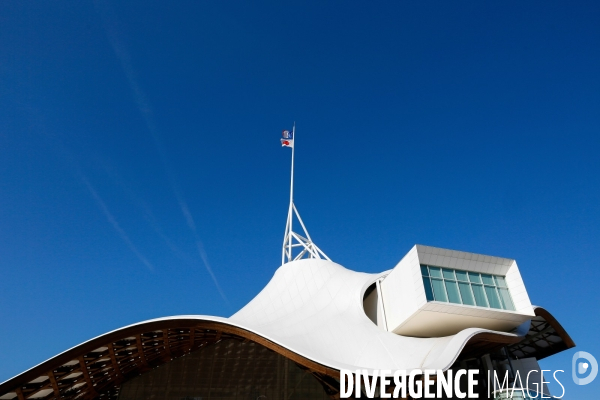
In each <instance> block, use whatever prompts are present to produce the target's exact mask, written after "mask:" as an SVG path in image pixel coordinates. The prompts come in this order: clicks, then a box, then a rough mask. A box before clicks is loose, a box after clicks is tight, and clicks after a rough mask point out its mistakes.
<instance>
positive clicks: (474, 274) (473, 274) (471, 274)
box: [469, 272, 481, 283]
mask: <svg viewBox="0 0 600 400" xmlns="http://www.w3.org/2000/svg"><path fill="white" fill-rule="evenodd" d="M469 280H470V281H471V282H475V283H481V276H479V274H478V273H477V272H469Z"/></svg>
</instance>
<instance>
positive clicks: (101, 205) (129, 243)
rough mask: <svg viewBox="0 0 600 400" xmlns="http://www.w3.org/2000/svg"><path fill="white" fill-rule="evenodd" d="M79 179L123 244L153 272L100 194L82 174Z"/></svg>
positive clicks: (150, 265)
mask: <svg viewBox="0 0 600 400" xmlns="http://www.w3.org/2000/svg"><path fill="white" fill-rule="evenodd" d="M81 180H82V181H83V183H84V184H85V186H86V187H87V189H88V190H89V192H90V194H91V195H92V197H93V198H94V200H95V201H96V204H97V205H98V207H99V208H100V210H101V211H102V212H103V213H104V215H105V216H106V218H107V219H108V222H109V223H110V224H111V225H112V227H113V228H114V229H115V230H116V231H117V233H118V234H119V236H120V237H121V239H123V241H124V242H125V244H126V245H127V247H129V249H130V250H131V251H132V252H133V254H135V255H136V257H137V258H138V259H139V260H140V261H141V262H142V263H143V264H144V265H145V266H146V267H148V269H149V270H150V271H152V272H154V266H153V265H152V264H151V263H150V262H149V261H148V259H147V258H146V257H144V256H143V255H142V253H140V251H139V250H138V249H137V247H135V245H134V244H133V242H132V241H131V239H129V236H127V233H125V231H124V230H123V228H121V226H120V225H119V223H118V222H117V220H116V219H115V217H114V216H113V215H112V213H111V212H110V210H109V209H108V207H107V206H106V203H105V202H104V201H103V200H102V198H101V197H100V195H99V194H98V192H96V189H94V187H93V186H92V184H91V183H90V182H89V181H88V180H87V179H86V178H85V176H83V175H82V176H81Z"/></svg>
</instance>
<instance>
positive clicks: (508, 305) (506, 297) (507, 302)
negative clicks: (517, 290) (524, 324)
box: [498, 288, 515, 311]
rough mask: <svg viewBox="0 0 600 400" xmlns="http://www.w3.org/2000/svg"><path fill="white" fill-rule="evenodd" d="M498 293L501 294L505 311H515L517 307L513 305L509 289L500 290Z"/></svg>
mask: <svg viewBox="0 0 600 400" xmlns="http://www.w3.org/2000/svg"><path fill="white" fill-rule="evenodd" d="M498 291H499V292H500V299H501V300H502V303H503V305H504V309H505V310H511V311H515V305H514V304H513V302H512V299H511V298H510V293H509V292H508V289H503V288H500V289H498Z"/></svg>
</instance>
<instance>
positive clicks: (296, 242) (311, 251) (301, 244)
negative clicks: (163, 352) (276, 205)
mask: <svg viewBox="0 0 600 400" xmlns="http://www.w3.org/2000/svg"><path fill="white" fill-rule="evenodd" d="M291 136H292V137H291V140H290V141H288V144H284V145H286V146H288V147H291V148H292V175H291V179H290V207H289V209H288V217H287V222H286V224H285V234H284V236H283V247H282V250H281V264H282V265H283V264H285V263H288V262H290V261H295V260H300V259H302V258H320V259H323V258H324V259H326V260H329V261H331V260H330V259H329V257H327V256H326V255H325V253H323V251H322V250H321V249H319V247H317V245H316V244H314V243H313V241H312V239H311V238H310V235H309V234H308V231H307V230H306V226H304V222H302V218H300V214H299V213H298V209H297V208H296V205H295V204H294V150H295V149H296V146H295V144H296V143H295V142H296V123H295V122H294V127H293V129H292V135H291ZM284 137H285V131H284ZM286 139H290V138H289V137H288V138H286ZM290 142H291V145H290ZM282 144H283V141H282ZM294 215H295V216H296V218H297V219H298V222H300V226H301V227H302V230H303V231H304V235H299V234H297V233H296V232H294V230H293V227H292V225H293V220H294ZM295 249H296V250H295Z"/></svg>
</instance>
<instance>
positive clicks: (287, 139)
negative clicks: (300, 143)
mask: <svg viewBox="0 0 600 400" xmlns="http://www.w3.org/2000/svg"><path fill="white" fill-rule="evenodd" d="M281 136H283V139H281V147H294V134H293V133H292V131H288V130H284V131H283V132H282V133H281Z"/></svg>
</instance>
